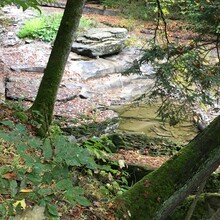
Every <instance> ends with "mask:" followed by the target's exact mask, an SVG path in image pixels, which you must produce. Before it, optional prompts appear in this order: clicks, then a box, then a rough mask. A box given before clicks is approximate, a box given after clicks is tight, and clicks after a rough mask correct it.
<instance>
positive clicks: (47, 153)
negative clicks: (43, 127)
mask: <svg viewBox="0 0 220 220" xmlns="http://www.w3.org/2000/svg"><path fill="white" fill-rule="evenodd" d="M42 150H43V155H44V158H45V160H49V159H51V158H52V156H53V150H52V147H51V144H50V140H49V139H46V140H45V142H44V145H43V146H42Z"/></svg>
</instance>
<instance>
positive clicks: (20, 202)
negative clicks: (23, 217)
mask: <svg viewBox="0 0 220 220" xmlns="http://www.w3.org/2000/svg"><path fill="white" fill-rule="evenodd" d="M19 204H20V205H21V207H22V208H23V209H25V208H26V202H25V199H22V200H18V201H17V202H15V203H13V206H14V207H17V206H18V205H19Z"/></svg>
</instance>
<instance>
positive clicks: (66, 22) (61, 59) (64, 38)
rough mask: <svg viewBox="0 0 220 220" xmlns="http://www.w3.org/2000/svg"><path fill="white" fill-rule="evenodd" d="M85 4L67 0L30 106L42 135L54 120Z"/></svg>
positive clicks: (80, 0)
mask: <svg viewBox="0 0 220 220" xmlns="http://www.w3.org/2000/svg"><path fill="white" fill-rule="evenodd" d="M83 6H84V0H67V3H66V7H65V10H64V14H63V18H62V21H61V24H60V27H59V30H58V33H57V36H56V39H55V42H54V46H53V49H52V51H51V54H50V58H49V61H48V63H47V67H46V69H45V71H44V75H43V78H42V80H41V84H40V87H39V89H38V93H37V96H36V98H35V101H34V103H33V105H32V107H31V108H30V110H31V112H32V115H33V117H34V118H35V120H37V122H38V123H39V124H40V125H41V126H40V128H39V129H38V134H39V135H40V136H45V134H46V132H47V131H48V127H49V125H50V124H51V121H52V116H53V109H54V105H55V101H56V96H57V92H58V89H59V85H60V82H61V79H62V76H63V72H64V69H65V65H66V62H67V58H68V56H69V53H70V50H71V46H72V42H73V40H74V34H75V33H76V31H77V28H78V26H79V21H80V18H81V16H82V10H83ZM39 115H40V116H41V117H39Z"/></svg>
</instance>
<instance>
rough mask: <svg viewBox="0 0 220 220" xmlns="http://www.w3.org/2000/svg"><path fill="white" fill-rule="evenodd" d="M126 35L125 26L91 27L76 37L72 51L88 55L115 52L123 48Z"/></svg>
mask: <svg viewBox="0 0 220 220" xmlns="http://www.w3.org/2000/svg"><path fill="white" fill-rule="evenodd" d="M126 36H127V30H126V29H125V28H92V29H89V30H88V31H87V32H86V33H83V34H81V35H80V36H78V37H77V39H76V41H75V42H74V43H73V45H72V51H73V52H75V53H77V54H80V55H84V56H88V57H102V56H106V55H112V54H117V53H119V52H120V51H121V50H122V49H123V48H124V42H125V39H126Z"/></svg>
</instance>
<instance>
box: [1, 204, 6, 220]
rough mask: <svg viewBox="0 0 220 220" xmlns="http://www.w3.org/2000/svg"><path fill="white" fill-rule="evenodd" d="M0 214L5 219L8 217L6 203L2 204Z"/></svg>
mask: <svg viewBox="0 0 220 220" xmlns="http://www.w3.org/2000/svg"><path fill="white" fill-rule="evenodd" d="M0 216H1V217H3V218H4V219H5V217H6V208H5V206H4V205H2V204H0Z"/></svg>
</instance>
